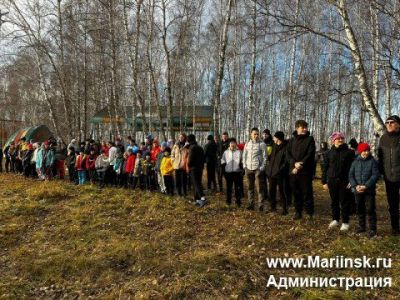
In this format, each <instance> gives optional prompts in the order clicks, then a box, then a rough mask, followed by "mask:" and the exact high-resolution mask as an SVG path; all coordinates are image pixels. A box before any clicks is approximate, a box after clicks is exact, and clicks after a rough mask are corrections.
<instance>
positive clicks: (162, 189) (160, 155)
mask: <svg viewBox="0 0 400 300" xmlns="http://www.w3.org/2000/svg"><path fill="white" fill-rule="evenodd" d="M167 146H168V144H167V143H166V142H164V143H162V144H161V147H160V150H161V151H160V152H159V153H158V154H157V159H156V164H155V166H154V171H155V173H156V176H157V182H158V186H159V187H160V192H161V193H163V194H165V193H167V188H166V187H165V184H164V177H163V176H162V175H161V171H160V167H161V161H162V159H163V157H164V151H165V148H166V147H167Z"/></svg>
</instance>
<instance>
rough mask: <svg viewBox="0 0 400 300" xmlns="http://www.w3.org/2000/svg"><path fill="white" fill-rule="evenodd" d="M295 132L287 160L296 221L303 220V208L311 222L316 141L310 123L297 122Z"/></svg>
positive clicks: (288, 148) (289, 144) (287, 153)
mask: <svg viewBox="0 0 400 300" xmlns="http://www.w3.org/2000/svg"><path fill="white" fill-rule="evenodd" d="M295 128H296V130H295V132H294V133H293V137H292V138H291V139H290V140H289V143H288V146H287V150H286V159H287V161H288V163H289V172H290V176H289V180H290V186H291V189H292V193H293V195H294V202H295V203H294V204H295V209H296V213H295V215H294V219H301V218H302V214H303V207H304V206H305V210H306V212H307V214H308V218H309V219H310V220H312V219H313V215H314V195H313V186H312V180H313V175H314V169H315V141H314V138H313V137H312V136H311V135H310V132H309V131H308V123H307V122H306V121H304V120H297V121H296V123H295Z"/></svg>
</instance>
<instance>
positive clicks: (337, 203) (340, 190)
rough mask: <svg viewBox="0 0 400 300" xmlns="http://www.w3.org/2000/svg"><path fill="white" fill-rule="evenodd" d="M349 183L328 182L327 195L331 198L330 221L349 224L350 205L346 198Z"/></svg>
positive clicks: (332, 180) (333, 180)
mask: <svg viewBox="0 0 400 300" xmlns="http://www.w3.org/2000/svg"><path fill="white" fill-rule="evenodd" d="M348 184H349V183H348V182H345V181H341V180H336V179H330V180H328V188H329V195H330V196H331V210H332V220H336V221H338V222H339V221H340V216H342V222H343V223H349V220H350V213H351V203H350V199H349V197H348V193H349V190H348V189H347V188H346V187H347V185H348Z"/></svg>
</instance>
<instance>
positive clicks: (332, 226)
mask: <svg viewBox="0 0 400 300" xmlns="http://www.w3.org/2000/svg"><path fill="white" fill-rule="evenodd" d="M338 225H339V222H338V221H336V220H333V221H332V222H330V223H329V226H328V228H329V229H332V228H334V227H336V226H338Z"/></svg>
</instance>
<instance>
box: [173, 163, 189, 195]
mask: <svg viewBox="0 0 400 300" xmlns="http://www.w3.org/2000/svg"><path fill="white" fill-rule="evenodd" d="M175 186H176V191H177V192H178V195H179V196H186V195H187V174H186V171H185V170H183V169H178V170H175Z"/></svg>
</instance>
